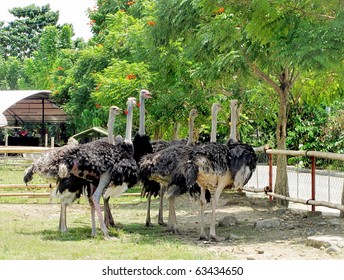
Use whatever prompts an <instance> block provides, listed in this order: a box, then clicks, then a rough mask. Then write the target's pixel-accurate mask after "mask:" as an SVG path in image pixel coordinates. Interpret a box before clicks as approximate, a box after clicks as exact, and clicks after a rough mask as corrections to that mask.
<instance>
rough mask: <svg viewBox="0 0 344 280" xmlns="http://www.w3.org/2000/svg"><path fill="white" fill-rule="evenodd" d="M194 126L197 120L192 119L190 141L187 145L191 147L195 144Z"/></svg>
mask: <svg viewBox="0 0 344 280" xmlns="http://www.w3.org/2000/svg"><path fill="white" fill-rule="evenodd" d="M194 124H195V118H194V117H190V121H189V139H188V142H187V143H186V145H191V144H193V143H194Z"/></svg>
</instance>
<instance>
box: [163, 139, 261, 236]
mask: <svg viewBox="0 0 344 280" xmlns="http://www.w3.org/2000/svg"><path fill="white" fill-rule="evenodd" d="M164 152H165V155H164V156H167V157H168V154H169V152H170V151H168V149H166V150H164ZM178 153H179V154H181V155H183V157H181V160H179V162H178V167H177V168H176V169H175V170H174V174H173V175H172V177H171V180H170V182H169V186H179V185H187V186H193V185H194V184H195V183H197V184H198V185H199V186H200V188H201V195H200V204H201V234H200V239H207V236H206V234H205V229H204V211H205V205H206V196H205V194H206V190H207V189H210V191H211V207H212V214H211V223H210V233H209V238H210V239H213V240H215V241H221V240H222V238H220V237H218V236H217V235H216V231H215V221H216V207H217V204H218V201H219V198H220V194H221V192H222V191H223V189H224V188H226V187H231V186H234V188H235V189H237V190H240V189H242V188H243V186H244V185H245V184H246V183H247V182H248V180H249V179H250V178H251V176H252V173H253V172H254V170H255V168H256V164H257V156H256V154H255V152H254V150H253V148H252V147H251V146H250V145H248V144H242V143H233V142H232V141H229V142H228V143H227V144H220V143H208V144H204V145H201V146H196V147H195V148H193V149H190V148H188V147H186V148H185V149H184V151H178ZM174 156H178V155H176V154H175V155H174ZM166 160H168V159H165V161H166ZM170 197H171V198H173V197H174V196H173V195H170ZM172 201H173V199H172ZM171 223H172V225H171V226H176V225H175V224H174V223H175V217H172V219H171Z"/></svg>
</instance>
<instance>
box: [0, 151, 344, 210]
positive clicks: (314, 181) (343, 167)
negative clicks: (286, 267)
mask: <svg viewBox="0 0 344 280" xmlns="http://www.w3.org/2000/svg"><path fill="white" fill-rule="evenodd" d="M49 149H50V148H47V147H8V146H5V147H0V154H24V155H25V154H26V155H28V154H36V153H41V152H43V151H46V150H49ZM256 151H257V152H258V166H257V168H256V171H255V173H254V174H253V176H252V178H251V180H250V181H249V182H248V184H247V186H248V187H247V188H245V190H246V191H249V192H263V191H265V192H267V194H268V195H269V196H270V197H276V198H280V199H285V200H288V201H291V202H295V203H298V204H304V205H308V206H310V207H311V209H310V210H312V211H314V210H315V206H321V207H323V206H324V207H326V208H330V209H336V210H337V212H338V211H339V210H340V211H342V213H344V206H343V200H344V197H343V195H344V190H343V185H344V184H343V181H344V155H343V154H334V153H322V152H313V151H283V150H270V149H269V150H266V152H263V153H262V151H265V149H264V147H261V148H257V149H256ZM274 155H285V156H287V157H288V163H290V165H288V168H287V170H288V182H289V196H288V197H286V196H282V195H279V194H276V193H274V192H273V181H274V180H275V179H276V167H275V166H274V165H273V162H274V160H273V156H274ZM5 159H6V157H5ZM26 160H30V157H26ZM31 160H32V158H31ZM324 161H327V162H324ZM317 162H318V163H320V164H319V166H321V167H322V168H321V169H320V168H317ZM7 164H8V162H7ZM324 167H326V168H324ZM267 186H268V188H267ZM6 188H16V189H24V188H26V189H28V190H30V189H42V188H45V189H47V190H48V192H45V193H37V192H25V193H23V192H18V193H13V192H6V193H4V192H1V191H0V197H1V196H26V197H50V198H51V191H52V188H53V186H51V185H50V184H39V185H30V186H26V185H24V184H22V185H18V184H16V185H0V190H1V189H6ZM128 195H138V194H128ZM308 206H307V207H308ZM326 211H328V209H327V210H326Z"/></svg>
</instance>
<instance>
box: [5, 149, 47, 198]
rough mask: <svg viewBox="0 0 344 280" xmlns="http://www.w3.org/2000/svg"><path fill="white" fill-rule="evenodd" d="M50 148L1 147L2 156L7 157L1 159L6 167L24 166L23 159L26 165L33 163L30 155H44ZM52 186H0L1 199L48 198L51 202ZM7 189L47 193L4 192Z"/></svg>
mask: <svg viewBox="0 0 344 280" xmlns="http://www.w3.org/2000/svg"><path fill="white" fill-rule="evenodd" d="M49 149H50V148H47V147H20V146H2V147H0V154H4V155H5V156H4V157H2V158H1V162H2V163H3V164H5V165H15V166H23V165H24V163H19V164H18V161H21V160H22V159H23V160H25V162H26V163H28V162H30V161H32V159H33V158H32V157H31V156H30V155H32V154H37V153H42V152H44V151H47V150H49ZM8 154H23V157H21V158H20V157H8V156H7V155H8ZM53 187H54V186H53V185H52V184H36V185H30V186H26V185H25V184H1V185H0V197H9V196H22V197H35V198H39V197H46V198H50V202H51V197H52V196H51V193H52V190H53ZM5 189H21V190H23V189H25V190H31V189H40V190H41V189H46V190H47V191H46V192H12V191H11V192H3V191H2V190H5Z"/></svg>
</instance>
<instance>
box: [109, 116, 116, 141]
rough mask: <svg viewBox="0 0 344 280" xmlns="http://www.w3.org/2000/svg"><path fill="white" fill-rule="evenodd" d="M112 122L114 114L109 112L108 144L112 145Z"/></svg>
mask: <svg viewBox="0 0 344 280" xmlns="http://www.w3.org/2000/svg"><path fill="white" fill-rule="evenodd" d="M114 122H115V114H114V113H113V112H112V111H110V113H109V122H108V141H109V143H110V144H113V143H114V138H113V128H114Z"/></svg>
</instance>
